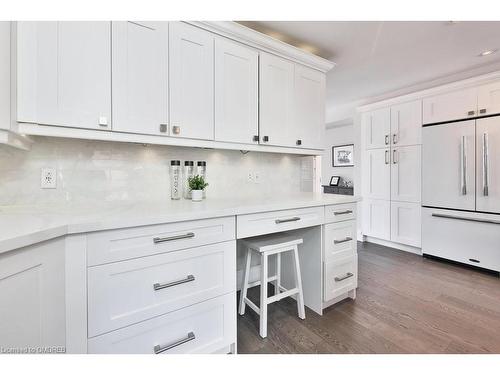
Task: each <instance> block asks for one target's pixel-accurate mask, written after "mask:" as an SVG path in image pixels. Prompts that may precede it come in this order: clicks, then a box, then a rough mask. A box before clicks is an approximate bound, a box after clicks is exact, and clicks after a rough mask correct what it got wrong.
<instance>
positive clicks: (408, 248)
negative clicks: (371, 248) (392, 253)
mask: <svg viewBox="0 0 500 375" xmlns="http://www.w3.org/2000/svg"><path fill="white" fill-rule="evenodd" d="M363 242H370V243H375V244H377V245H382V246H387V247H391V248H393V249H397V250H401V251H406V252H407V253H412V254H417V255H422V249H421V248H419V247H414V246H410V245H404V244H401V243H397V242H392V241H386V240H382V239H380V238H375V237H369V236H363Z"/></svg>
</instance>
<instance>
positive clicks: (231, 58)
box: [215, 38, 259, 143]
mask: <svg viewBox="0 0 500 375" xmlns="http://www.w3.org/2000/svg"><path fill="white" fill-rule="evenodd" d="M258 85H259V54H258V52H257V51H256V50H253V49H251V48H248V47H245V46H243V45H241V44H238V43H235V42H231V41H229V40H225V39H222V38H221V39H216V40H215V140H217V141H224V142H238V143H253V142H258V134H259V129H258V128H259V123H258V120H259V117H258V112H259V111H258V102H259V97H258V95H259V92H258ZM254 137H257V138H254Z"/></svg>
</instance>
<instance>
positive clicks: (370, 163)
mask: <svg viewBox="0 0 500 375" xmlns="http://www.w3.org/2000/svg"><path fill="white" fill-rule="evenodd" d="M364 157H365V162H364V167H363V187H364V189H363V195H364V196H365V197H366V198H371V199H387V200H389V199H391V167H390V163H391V154H390V150H389V149H375V150H367V151H366V152H365V154H364Z"/></svg>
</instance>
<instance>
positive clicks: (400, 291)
mask: <svg viewBox="0 0 500 375" xmlns="http://www.w3.org/2000/svg"><path fill="white" fill-rule="evenodd" d="M358 255H359V288H358V295H357V298H356V300H355V301H353V300H350V299H349V300H345V301H343V302H340V303H338V304H336V305H334V306H331V307H329V308H328V309H326V310H325V312H324V315H323V316H319V315H317V314H316V313H314V312H313V311H311V310H309V309H307V308H306V319H305V320H300V319H299V318H298V317H297V308H296V303H295V301H294V300H293V299H291V298H286V299H284V300H282V301H280V302H277V303H274V304H272V305H270V306H269V311H268V321H269V322H268V337H267V338H265V339H261V338H260V336H259V333H258V332H259V328H258V327H259V320H258V316H257V315H256V314H255V313H254V312H253V311H252V310H251V309H249V308H247V311H246V313H245V315H244V316H243V317H242V316H239V315H238V352H239V353H255V354H257V353H258V354H261V353H500V279H499V278H498V277H497V276H495V275H491V274H487V273H484V272H481V271H477V270H472V269H469V268H465V267H463V266H458V265H453V264H449V263H445V262H441V261H437V260H433V259H426V258H423V257H421V256H418V255H413V254H409V253H405V252H402V251H398V250H393V249H390V248H387V247H384V246H379V245H374V244H362V243H359V244H358ZM249 295H250V297H251V298H252V299H253V300H255V301H258V295H259V291H258V288H253V289H252V290H251V291H249Z"/></svg>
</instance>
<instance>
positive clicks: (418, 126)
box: [391, 100, 422, 146]
mask: <svg viewBox="0 0 500 375" xmlns="http://www.w3.org/2000/svg"><path fill="white" fill-rule="evenodd" d="M421 143H422V101H421V100H416V101H413V102H408V103H403V104H398V105H395V106H392V107H391V144H392V146H409V145H418V144H421Z"/></svg>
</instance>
